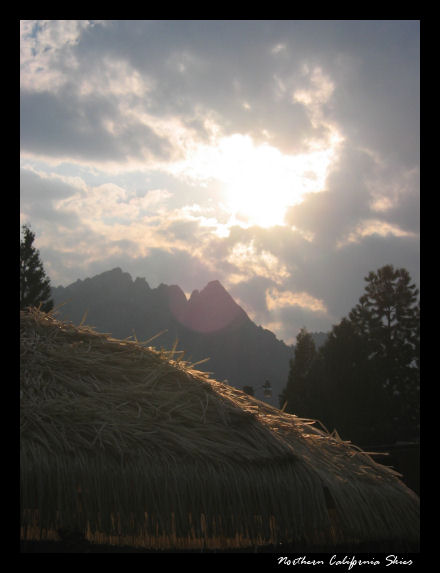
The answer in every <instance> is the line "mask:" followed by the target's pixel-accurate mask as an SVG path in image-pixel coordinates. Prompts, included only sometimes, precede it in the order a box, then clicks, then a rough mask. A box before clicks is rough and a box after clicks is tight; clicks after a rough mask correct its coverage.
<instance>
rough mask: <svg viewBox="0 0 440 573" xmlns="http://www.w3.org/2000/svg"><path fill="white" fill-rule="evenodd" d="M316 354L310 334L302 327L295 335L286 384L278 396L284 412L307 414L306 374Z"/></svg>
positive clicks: (307, 389) (307, 390)
mask: <svg viewBox="0 0 440 573" xmlns="http://www.w3.org/2000/svg"><path fill="white" fill-rule="evenodd" d="M315 356H316V347H315V343H314V341H313V338H312V335H311V334H310V333H309V332H307V329H306V328H302V329H301V330H300V332H299V334H298V336H297V337H296V345H295V354H294V357H293V358H292V359H291V360H290V371H289V377H288V380H287V386H286V388H285V390H284V391H283V393H282V394H281V396H280V402H281V406H284V404H285V403H286V406H285V410H286V412H292V413H294V414H297V415H298V416H308V415H309V408H310V404H309V388H308V386H307V376H308V374H309V371H310V368H311V366H312V364H313V361H314V359H315Z"/></svg>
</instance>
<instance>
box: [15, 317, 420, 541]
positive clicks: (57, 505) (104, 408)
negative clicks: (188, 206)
mask: <svg viewBox="0 0 440 573" xmlns="http://www.w3.org/2000/svg"><path fill="white" fill-rule="evenodd" d="M20 342H21V370H20V374H21V376H20V384H21V386H20V404H21V427H20V429H21V448H20V450H21V518H22V536H23V538H32V537H37V538H44V537H50V536H51V535H55V534H54V533H53V532H56V531H59V530H60V529H61V528H63V529H70V530H77V531H82V532H83V533H84V534H85V535H86V536H87V538H88V539H90V540H92V541H93V540H94V541H99V542H107V543H127V542H129V543H132V544H135V545H143V546H146V547H151V548H161V549H167V548H196V547H218V548H228V547H247V546H250V545H264V544H269V543H270V544H274V543H279V542H284V543H288V544H289V546H296V547H299V548H301V549H313V548H314V547H317V546H319V547H323V546H331V545H338V544H341V543H347V542H348V543H354V544H356V543H360V542H364V543H365V542H375V541H383V540H386V541H389V542H392V543H394V544H396V543H397V544H398V545H399V546H400V545H401V547H402V549H404V548H405V547H406V546H407V545H408V544H413V543H414V542H416V541H417V539H418V519H419V518H418V515H419V513H418V512H419V500H418V497H417V496H416V495H415V494H414V493H413V492H411V491H410V490H409V489H408V488H406V486H405V485H404V484H403V483H402V482H401V481H400V480H399V479H398V477H397V476H396V475H395V473H394V472H393V471H392V470H390V469H389V468H386V467H385V466H381V465H379V464H377V463H375V462H374V461H373V460H372V459H371V457H369V456H368V455H367V454H365V453H364V452H361V451H360V450H358V449H356V448H354V447H353V446H351V445H350V444H348V443H345V442H342V441H340V440H338V439H337V438H335V437H333V436H330V435H328V434H327V433H325V432H323V431H321V430H319V429H318V428H317V427H316V424H314V423H313V422H312V421H310V420H303V419H299V418H297V417H296V416H292V415H290V414H283V413H282V412H280V411H279V410H277V409H276V408H273V407H271V406H269V405H267V404H265V403H262V402H260V401H258V400H256V399H254V398H252V397H251V396H248V395H247V394H244V393H243V392H241V391H239V390H236V389H234V388H232V387H230V386H228V385H226V384H223V383H221V382H218V381H216V380H213V379H210V378H209V377H208V375H206V374H204V373H201V372H198V371H196V370H194V369H193V368H191V367H190V366H189V365H188V364H186V363H184V362H183V361H182V360H180V361H179V360H174V359H173V358H172V357H170V356H169V355H168V354H167V353H166V352H159V351H157V350H154V349H152V348H150V347H146V346H145V345H142V344H140V343H138V342H137V341H130V340H125V341H121V340H115V339H112V338H111V337H109V336H107V335H103V334H98V333H96V332H94V331H93V330H92V329H90V328H88V327H79V328H78V327H75V326H73V325H72V324H69V323H65V322H59V321H57V320H56V319H55V318H54V316H53V315H49V314H44V313H41V312H39V311H37V310H35V309H30V310H29V311H27V312H21V313H20Z"/></svg>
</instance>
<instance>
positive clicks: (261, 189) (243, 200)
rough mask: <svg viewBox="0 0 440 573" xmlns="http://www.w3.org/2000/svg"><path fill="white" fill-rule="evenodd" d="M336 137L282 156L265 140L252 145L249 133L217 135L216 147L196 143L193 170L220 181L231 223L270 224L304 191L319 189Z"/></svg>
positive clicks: (281, 221) (281, 220)
mask: <svg viewBox="0 0 440 573" xmlns="http://www.w3.org/2000/svg"><path fill="white" fill-rule="evenodd" d="M338 142H339V137H337V136H335V137H334V138H333V139H332V140H331V141H330V144H329V145H328V147H326V148H322V147H321V148H317V149H314V150H311V151H309V152H307V153H303V154H297V155H285V154H283V153H281V151H280V150H279V149H277V148H275V147H273V146H270V145H268V144H262V145H256V144H255V143H254V142H253V140H252V139H251V138H250V137H249V136H247V135H241V134H235V135H232V136H229V137H224V138H222V139H220V141H219V142H218V144H217V145H216V146H214V147H212V146H207V147H204V148H203V149H201V148H199V149H198V151H197V153H196V155H195V156H193V157H192V161H191V171H192V172H193V174H195V173H197V175H198V177H199V178H212V179H215V180H218V181H220V182H221V184H222V188H223V192H224V207H225V208H226V210H227V211H228V212H229V213H230V223H229V224H230V225H232V224H237V225H241V226H244V227H248V226H252V225H259V226H261V227H271V226H274V225H283V224H284V215H285V212H286V209H287V208H288V207H289V206H292V205H295V204H297V203H299V202H301V200H302V198H303V196H304V195H305V194H306V193H311V192H318V191H322V189H323V188H324V185H325V179H326V175H327V172H328V168H329V166H330V164H331V162H332V161H333V159H334V155H335V148H336V145H337V143H338Z"/></svg>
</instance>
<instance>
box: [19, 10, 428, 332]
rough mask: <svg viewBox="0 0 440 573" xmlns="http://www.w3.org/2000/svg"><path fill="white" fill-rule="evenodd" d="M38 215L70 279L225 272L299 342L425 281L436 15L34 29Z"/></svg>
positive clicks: (241, 299) (32, 136)
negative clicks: (428, 26)
mask: <svg viewBox="0 0 440 573" xmlns="http://www.w3.org/2000/svg"><path fill="white" fill-rule="evenodd" d="M20 27H21V45H20V50H21V98H20V99H21V102H20V105H21V108H20V109H21V123H20V130H21V131H20V133H21V180H20V222H21V224H23V223H29V224H30V225H31V228H32V230H33V231H34V232H35V234H36V240H35V246H36V247H37V248H38V249H39V250H40V255H41V258H42V261H43V264H44V267H45V270H46V272H47V274H48V275H49V277H50V279H51V283H52V285H53V286H59V285H64V286H66V285H68V284H70V283H72V282H74V281H75V280H76V279H78V278H81V279H84V278H86V277H88V276H93V275H95V274H98V273H100V272H103V271H106V270H110V269H112V268H114V267H116V266H119V267H121V268H122V269H123V270H124V271H126V272H129V273H130V274H131V275H132V277H133V279H135V278H136V277H138V276H139V277H145V279H146V280H147V282H148V283H149V285H150V286H151V287H156V286H158V285H159V284H160V283H161V282H164V283H166V284H178V285H179V286H181V287H182V289H183V290H184V291H185V292H186V293H187V295H188V296H189V295H190V293H191V291H192V290H193V289H199V290H201V289H202V288H203V287H204V286H205V285H206V284H207V282H208V281H210V280H214V279H218V280H220V282H221V283H222V284H223V285H224V286H225V288H226V289H227V290H228V291H229V292H230V293H231V295H232V296H233V297H234V298H235V300H237V302H238V303H239V304H241V306H242V307H243V308H244V309H245V310H246V311H247V312H248V314H249V316H250V317H251V318H252V319H253V320H254V321H255V322H256V323H257V324H259V325H262V326H263V327H265V328H268V329H270V330H272V331H273V332H274V333H275V334H276V335H277V336H278V337H279V338H281V339H283V340H284V341H285V342H288V343H292V342H294V341H295V337H296V334H297V333H298V331H299V329H300V328H301V327H302V326H305V327H306V328H307V329H308V330H310V331H319V330H323V331H328V330H330V328H331V326H332V325H333V324H336V323H338V322H339V321H340V320H341V318H342V317H344V316H346V315H347V314H348V313H349V311H350V310H351V308H352V307H353V306H354V305H355V304H356V302H357V301H358V299H359V297H360V296H361V295H362V294H363V291H364V286H365V281H364V277H365V276H366V275H367V274H368V272H369V271H371V270H377V269H378V268H380V267H381V266H383V265H385V264H392V265H394V266H395V267H405V268H406V269H407V270H408V271H409V273H410V275H411V277H412V279H413V280H414V281H415V282H416V283H417V284H419V194H420V186H419V144H420V140H419V111H420V110H419V107H420V99H419V95H420V78H419V72H420V62H419V59H420V52H419V41H420V25H419V22H418V21H399V20H394V21H382V20H376V21H374V20H373V21H337V20H336V21H331V20H330V21H315V20H310V21H296V20H284V21H283V20H282V21H269V20H258V21H238V20H228V21H217V20H211V21H181V20H180V21H179V20H178V21H168V20H167V21H147V20H134V21H130V20H96V21H93V20H79V21H75V20H67V21H62V20H37V21H35V20H32V21H29V20H22V21H21V23H20Z"/></svg>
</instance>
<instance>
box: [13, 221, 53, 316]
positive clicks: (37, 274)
mask: <svg viewBox="0 0 440 573" xmlns="http://www.w3.org/2000/svg"><path fill="white" fill-rule="evenodd" d="M22 229H23V240H22V241H20V310H24V309H25V308H27V307H29V306H37V307H40V309H41V310H42V311H43V312H49V311H50V310H51V309H52V308H53V301H52V300H51V293H50V280H49V278H48V277H47V276H46V273H45V271H44V268H43V264H42V262H41V260H40V253H39V252H38V250H37V249H35V247H34V246H33V242H34V239H35V234H34V233H33V232H32V231H31V230H30V228H29V226H28V225H23V227H22Z"/></svg>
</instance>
